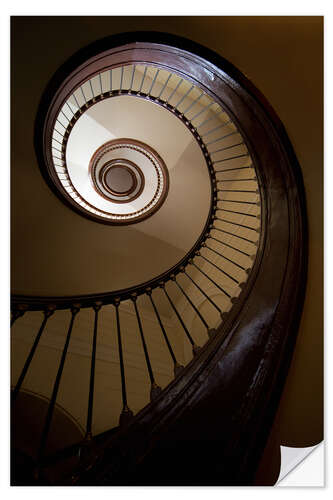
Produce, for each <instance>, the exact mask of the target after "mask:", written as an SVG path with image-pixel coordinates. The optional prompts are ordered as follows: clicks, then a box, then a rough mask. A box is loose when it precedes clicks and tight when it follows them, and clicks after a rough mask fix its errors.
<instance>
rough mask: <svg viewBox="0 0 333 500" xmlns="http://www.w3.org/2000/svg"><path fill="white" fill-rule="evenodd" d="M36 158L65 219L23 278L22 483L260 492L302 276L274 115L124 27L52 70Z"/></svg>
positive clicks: (17, 339) (17, 424)
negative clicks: (258, 476)
mask: <svg viewBox="0 0 333 500" xmlns="http://www.w3.org/2000/svg"><path fill="white" fill-rule="evenodd" d="M35 152H36V155H37V159H38V164H39V167H40V172H41V174H42V176H43V177H44V180H45V181H46V182H47V183H48V185H49V187H50V189H51V190H52V192H53V194H54V195H55V196H57V198H58V199H59V202H61V207H62V209H64V210H66V211H68V212H69V214H71V218H70V219H69V220H70V223H69V225H68V227H57V226H55V227H53V228H52V227H51V228H49V227H48V228H47V231H49V232H48V233H46V234H48V235H49V237H50V240H48V241H47V242H46V247H45V242H44V243H42V248H41V249H40V252H39V253H38V252H37V253H36V252H35V253H34V254H33V255H32V254H31V258H30V260H29V266H28V267H29V269H26V272H25V273H23V274H22V275H21V281H20V279H19V278H18V279H17V281H16V282H15V284H14V291H15V293H14V294H13V296H12V363H11V365H12V378H11V383H12V409H11V414H12V448H13V451H12V482H13V484H37V485H44V484H52V485H102V484H104V485H153V484H157V485H163V484H164V485H168V484H170V485H176V484H180V485H191V484H196V485H204V484H209V485H212V484H216V485H237V484H242V485H244V484H252V482H253V478H254V474H255V471H256V469H257V466H258V462H259V460H260V456H261V453H262V451H263V448H264V445H265V442H266V439H267V436H268V432H269V429H270V426H271V423H272V419H273V417H274V414H275V411H276V407H277V403H278V401H279V397H280V394H281V390H282V387H283V382H284V379H285V376H286V373H287V370H288V366H289V362H290V357H291V354H292V350H293V345H294V342H295V338H296V334H297V329H298V322H299V318H300V313H301V310H302V304H303V298H304V290H305V279H306V260H307V257H306V255H307V248H306V243H307V242H306V220H305V202H304V193H303V185H302V178H301V174H300V169H299V166H298V163H297V160H296V157H295V155H294V153H293V150H292V147H291V145H290V142H289V140H288V138H287V136H286V133H285V131H284V129H283V126H282V125H281V123H280V122H279V120H278V118H277V117H276V115H275V114H274V112H273V110H272V109H271V108H270V106H269V104H268V103H267V102H266V101H265V99H264V98H263V97H262V95H261V94H260V93H259V92H258V91H257V90H256V89H255V88H254V87H253V85H252V84H251V83H250V82H249V81H248V80H247V79H246V78H245V77H244V76H243V75H242V74H240V73H239V72H238V71H237V70H236V69H235V68H234V67H233V66H232V65H231V64H230V63H228V62H227V61H225V60H224V59H222V58H221V57H219V56H217V55H216V54H214V53H212V52H211V51H209V50H207V49H205V48H203V47H201V46H198V45H196V44H193V43H192V42H189V41H188V40H184V39H180V38H177V37H173V36H171V35H170V36H169V35H165V34H160V33H159V34H157V33H129V34H124V35H121V36H120V35H118V36H115V37H110V38H108V39H104V40H101V41H99V42H96V43H95V44H93V45H91V46H89V47H87V48H85V49H83V50H81V51H80V52H79V53H77V54H75V55H74V56H73V57H72V58H71V59H70V60H69V61H67V62H66V64H64V65H63V66H62V67H61V68H60V69H59V70H58V72H57V73H56V74H55V75H54V77H53V78H52V80H51V81H50V83H49V85H48V87H47V89H46V90H45V92H44V94H43V96H42V99H41V102H40V105H39V110H38V115H37V118H36V124H35ZM52 196H53V195H52ZM41 209H42V207H41ZM75 222H77V226H76V225H75ZM84 224H86V226H84ZM87 224H89V228H90V227H92V226H93V227H94V228H95V229H94V231H95V233H94V234H95V236H96V240H95V241H94V240H92V241H90V242H88V243H89V245H87V242H86V241H85V240H84V239H83V237H82V234H81V233H80V232H79V229H78V228H81V230H83V229H84V227H88V226H87ZM99 231H100V233H99ZM69 232H70V233H71V236H70V237H71V238H73V241H74V240H75V241H74V243H71V244H69V243H68V247H71V252H72V254H71V255H69V250H68V249H66V246H67V239H66V234H69ZM73 235H74V236H73ZM62 236H63V237H62ZM52 238H54V241H55V240H56V239H57V241H58V239H59V238H62V240H61V241H62V243H61V244H62V246H63V248H62V249H61V252H59V250H58V251H57V252H55V251H54V250H53V248H52V246H53V245H52ZM68 241H69V240H68ZM84 241H85V244H83V242H84ZM73 245H74V246H73ZM73 248H74V252H73ZM45 250H46V251H45ZM27 252H29V250H28V249H27ZM46 252H47V253H46ZM42 255H43V256H42ZM82 255H85V256H86V260H85V266H82V262H83V261H82V258H81V256H82ZM55 256H56V258H57V266H58V267H57V271H56V272H53V273H51V272H50V270H51V269H52V267H53V265H54V259H55ZM59 263H60V265H59ZM90 264H91V265H90ZM36 269H38V270H39V271H38V275H37V274H36ZM18 276H19V274H18ZM27 283H28V284H29V290H31V293H30V294H29V295H27V294H26V293H20V290H24V289H26V284H27ZM34 408H35V409H36V410H35V411H34V410H33V409H34ZM24 422H25V423H26V426H27V429H30V431H28V432H27V433H26V434H28V435H29V439H27V436H26V435H25V433H22V432H20V431H19V429H20V428H22V426H24ZM29 426H30V427H29ZM23 471H24V473H23Z"/></svg>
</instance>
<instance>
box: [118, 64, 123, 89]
mask: <svg viewBox="0 0 333 500" xmlns="http://www.w3.org/2000/svg"><path fill="white" fill-rule="evenodd" d="M123 78H124V66H122V67H121V70H120V86H119V90H122V89H123Z"/></svg>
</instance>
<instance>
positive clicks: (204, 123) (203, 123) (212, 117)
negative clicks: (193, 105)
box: [197, 109, 224, 130]
mask: <svg viewBox="0 0 333 500" xmlns="http://www.w3.org/2000/svg"><path fill="white" fill-rule="evenodd" d="M223 111H224V110H223V109H220V111H219V112H218V113H215V115H214V116H211V117H210V118H206V119H205V120H204V121H203V122H201V123H200V124H199V125H198V126H197V130H198V129H199V128H200V127H203V126H204V125H206V123H208V122H211V121H212V120H214V119H215V118H216V117H217V116H219V115H220V114H221V113H223Z"/></svg>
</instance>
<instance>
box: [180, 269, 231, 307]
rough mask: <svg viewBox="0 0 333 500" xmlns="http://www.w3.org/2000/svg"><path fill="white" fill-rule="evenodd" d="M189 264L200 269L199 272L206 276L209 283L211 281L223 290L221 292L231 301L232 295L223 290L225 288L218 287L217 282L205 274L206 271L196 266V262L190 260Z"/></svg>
mask: <svg viewBox="0 0 333 500" xmlns="http://www.w3.org/2000/svg"><path fill="white" fill-rule="evenodd" d="M188 263H189V264H190V265H192V266H194V267H195V268H196V269H198V271H200V272H201V274H203V275H204V276H206V278H207V279H209V281H211V282H212V283H213V284H214V285H215V286H216V287H217V288H218V289H219V290H221V292H223V293H224V294H225V295H226V296H227V297H229V299H230V298H231V295H230V294H229V293H228V292H226V291H225V290H223V288H222V287H221V286H220V285H218V284H217V283H216V282H215V281H214V280H213V279H212V278H211V277H210V276H208V274H206V273H205V271H203V270H202V269H200V267H199V266H197V265H196V263H195V262H194V260H193V259H190V260H189V261H188Z"/></svg>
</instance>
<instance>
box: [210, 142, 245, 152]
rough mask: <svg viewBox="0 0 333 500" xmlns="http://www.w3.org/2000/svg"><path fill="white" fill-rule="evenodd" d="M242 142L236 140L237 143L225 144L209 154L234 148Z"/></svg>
mask: <svg viewBox="0 0 333 500" xmlns="http://www.w3.org/2000/svg"><path fill="white" fill-rule="evenodd" d="M243 144H244V141H241V142H238V143H237V144H233V145H232V146H226V147H224V148H220V149H216V150H215V151H212V152H211V153H210V154H211V155H213V154H214V153H220V152H221V151H226V150H227V149H232V148H235V147H236V146H242V145H243Z"/></svg>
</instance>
